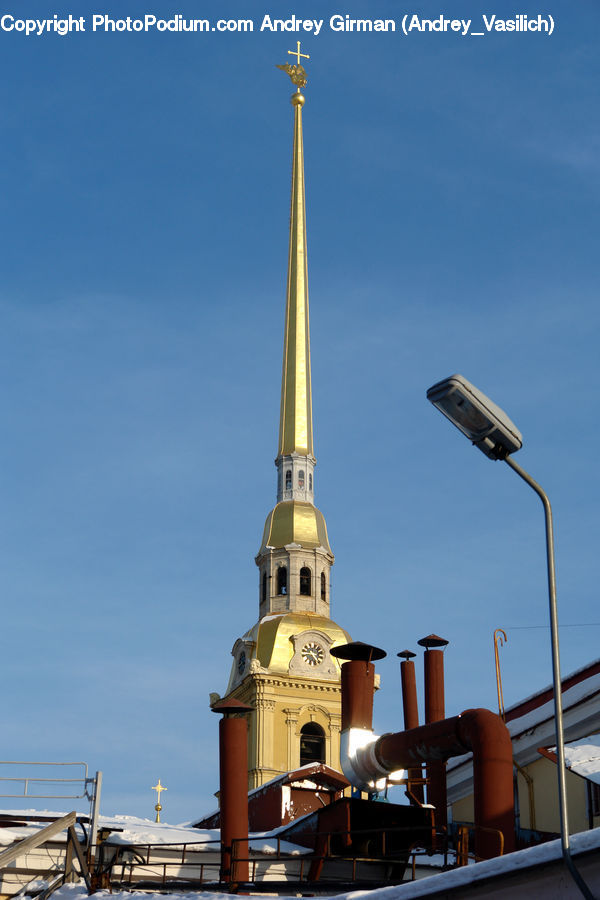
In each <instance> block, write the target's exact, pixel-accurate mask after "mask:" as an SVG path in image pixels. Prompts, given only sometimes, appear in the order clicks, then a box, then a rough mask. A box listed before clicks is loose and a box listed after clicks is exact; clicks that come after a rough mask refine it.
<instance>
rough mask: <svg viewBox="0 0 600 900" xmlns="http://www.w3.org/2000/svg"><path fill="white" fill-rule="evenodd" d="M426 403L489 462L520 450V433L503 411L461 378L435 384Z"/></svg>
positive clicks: (521, 439) (454, 377)
mask: <svg viewBox="0 0 600 900" xmlns="http://www.w3.org/2000/svg"><path fill="white" fill-rule="evenodd" d="M427 399H428V400H430V401H431V402H432V403H433V405H434V406H437V408H438V409H439V410H440V412H442V413H443V414H444V415H445V416H446V418H447V419H450V421H451V422H452V423H453V424H454V425H456V427H457V428H458V429H460V431H462V433H463V434H464V435H466V436H467V437H468V438H469V440H470V441H472V442H473V443H474V444H475V446H476V447H479V449H480V450H481V451H482V453H485V455H486V456H489V458H490V459H505V458H506V457H507V456H508V455H509V453H515V452H516V451H517V450H520V449H521V447H522V446H523V438H522V436H521V432H520V431H519V430H518V428H517V427H516V426H515V424H514V423H513V422H511V420H510V419H509V418H508V416H507V415H506V413H505V412H504V410H502V409H500V407H499V406H496V404H495V403H492V401H491V400H490V398H489V397H486V396H485V394H482V393H481V391H479V390H478V389H477V388H476V387H475V385H473V384H471V382H470V381H467V379H466V378H464V377H463V376H462V375H451V376H450V378H445V379H444V380H443V381H438V383H437V384H434V385H433V387H430V388H429V390H428V391H427Z"/></svg>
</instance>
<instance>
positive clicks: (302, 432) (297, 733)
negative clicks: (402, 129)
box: [226, 42, 350, 788]
mask: <svg viewBox="0 0 600 900" xmlns="http://www.w3.org/2000/svg"><path fill="white" fill-rule="evenodd" d="M288 52H289V53H290V54H291V55H293V56H295V57H296V63H295V64H294V65H290V64H285V65H283V66H278V68H280V69H282V70H283V71H285V72H286V73H287V74H288V75H289V76H290V78H291V79H292V82H293V83H294V85H295V86H296V91H295V93H294V94H292V97H291V103H292V107H293V114H294V138H293V152H292V189H291V207H290V233H289V253H288V275H287V289H286V311H285V327H284V340H283V371H282V379H281V407H280V418H279V441H278V450H277V457H276V459H275V465H276V468H277V503H276V505H275V507H274V508H273V509H272V510H271V512H270V513H269V514H268V516H267V519H266V522H265V526H264V530H263V536H262V541H261V545H260V549H259V551H258V554H257V556H256V558H255V562H256V565H257V566H258V571H259V578H258V612H259V618H258V621H257V622H256V624H255V625H254V626H253V627H252V628H251V629H250V630H249V631H247V632H246V633H245V634H244V635H243V636H242V637H241V638H238V640H237V641H236V642H235V644H234V645H233V649H232V651H231V653H232V656H233V666H232V669H231V675H230V678H229V684H228V687H227V694H226V696H227V699H230V698H235V699H237V700H241V701H243V702H244V703H246V704H248V705H249V706H252V707H253V712H252V713H250V714H249V748H248V749H249V754H248V786H249V788H253V787H256V786H258V785H260V784H263V783H264V782H266V781H269V780H270V779H271V778H273V777H274V776H276V775H279V774H281V773H282V772H288V771H290V770H293V769H296V768H298V767H299V766H301V765H303V764H305V763H308V762H324V763H326V764H327V765H329V766H331V767H332V768H334V769H339V767H340V762H339V735H340V727H341V694H340V667H339V663H338V661H337V660H336V659H335V658H334V657H333V656H331V655H330V653H329V651H330V649H331V648H332V647H334V646H336V645H338V644H345V643H347V642H348V641H349V640H350V637H349V635H348V634H347V633H346V632H345V631H344V630H343V629H342V628H340V627H339V625H336V623H335V622H334V621H332V619H331V618H330V599H331V598H330V573H331V566H332V565H333V562H334V556H333V553H332V552H331V547H330V546H329V538H328V536H327V526H326V524H325V519H324V517H323V514H322V513H321V512H320V511H319V510H318V509H317V507H316V506H315V505H314V497H315V465H316V459H315V456H314V451H313V427H312V386H311V371H310V331H309V313H308V268H307V251H306V204H305V196H304V148H303V135H302V109H303V107H304V103H305V97H304V94H303V93H302V88H303V87H305V85H306V83H307V79H306V71H305V69H304V67H303V66H302V65H301V64H300V59H301V57H303V58H305V59H308V56H306V54H301V53H300V43H299V42H298V49H297V50H296V51H288Z"/></svg>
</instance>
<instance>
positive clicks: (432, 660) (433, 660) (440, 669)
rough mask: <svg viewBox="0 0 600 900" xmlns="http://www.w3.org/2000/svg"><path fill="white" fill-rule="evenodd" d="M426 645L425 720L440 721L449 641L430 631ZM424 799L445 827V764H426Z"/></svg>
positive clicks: (439, 824) (441, 828)
mask: <svg viewBox="0 0 600 900" xmlns="http://www.w3.org/2000/svg"><path fill="white" fill-rule="evenodd" d="M418 643H419V644H420V645H421V646H422V647H425V655H424V657H423V667H424V676H425V723H426V724H427V725H429V724H430V723H431V722H439V721H440V720H442V719H445V718H446V703H445V699H444V651H443V650H442V649H441V648H443V647H446V646H447V644H448V641H446V640H444V638H441V637H438V635H437V634H429V635H427V637H424V638H422V639H421V640H420V641H419V642H418ZM427 779H428V782H429V784H428V786H427V800H428V802H429V803H431V805H432V806H435V824H436V829H437V830H438V831H445V830H446V829H447V827H448V796H447V791H446V764H445V763H444V762H439V761H435V762H431V763H430V764H429V765H428V766H427Z"/></svg>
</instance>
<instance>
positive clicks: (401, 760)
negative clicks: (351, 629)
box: [335, 645, 515, 859]
mask: <svg viewBox="0 0 600 900" xmlns="http://www.w3.org/2000/svg"><path fill="white" fill-rule="evenodd" d="M350 646H351V645H350ZM336 650H338V653H336V654H335V655H336V656H339V658H342V659H343V658H344V656H343V655H342V654H343V653H346V652H347V653H348V655H349V651H347V648H346V647H341V648H336ZM372 658H373V657H372ZM355 662H358V661H357V660H354V661H352V662H346V663H344V664H343V665H342V709H343V710H344V713H343V725H342V734H341V754H340V756H341V762H342V770H343V772H344V774H345V775H346V777H347V778H348V780H349V781H350V782H351V783H352V784H353V785H354V786H355V787H357V788H359V789H360V790H372V784H373V782H374V781H377V780H378V779H379V778H382V777H385V776H387V775H389V774H390V772H395V771H396V770H397V769H405V768H409V767H410V766H414V765H415V764H421V763H424V762H425V763H427V762H435V761H445V760H447V759H449V758H450V757H452V756H462V754H463V753H466V752H468V751H469V750H470V751H472V752H473V781H474V785H473V786H474V793H475V849H476V853H477V855H478V856H479V857H480V858H482V859H490V858H492V857H494V856H499V855H501V853H502V852H506V853H510V852H512V851H513V850H514V847H515V814H514V797H513V767H512V743H511V739H510V734H509V732H508V729H507V727H506V725H505V724H504V722H503V721H502V719H501V718H500V716H497V715H496V714H495V713H492V712H490V711H489V710H487V709H469V710H467V711H466V712H464V713H462V714H461V715H460V716H454V717H453V718H451V719H443V720H441V721H438V722H432V723H430V724H428V725H422V726H420V727H419V728H413V729H411V730H410V731H400V732H397V733H396V734H385V735H383V736H382V737H377V735H375V734H373V732H372V731H370V730H369V728H368V720H369V719H370V716H371V712H372V703H371V704H370V705H369V709H368V712H366V697H367V696H368V695H367V693H366V691H365V688H366V685H367V681H369V682H370V672H369V669H368V667H369V665H370V663H367V664H365V661H364V660H361V662H362V667H361V668H359V667H358V666H356V665H354V663H355ZM347 666H351V668H350V669H348V672H347V674H344V670H345V669H346V667H347ZM351 673H353V674H352V675H351ZM355 688H358V690H359V699H358V700H357V699H356V698H353V697H348V696H347V694H348V692H351V691H352V690H354V689H355ZM360 692H362V698H361V696H360ZM344 695H346V696H344ZM370 697H371V698H372V693H371V694H370ZM498 832H501V833H502V839H503V846H502V839H501V838H500V835H499V834H498Z"/></svg>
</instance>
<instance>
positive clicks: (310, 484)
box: [308, 472, 312, 491]
mask: <svg viewBox="0 0 600 900" xmlns="http://www.w3.org/2000/svg"><path fill="white" fill-rule="evenodd" d="M308 489H309V491H312V472H309V473H308Z"/></svg>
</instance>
